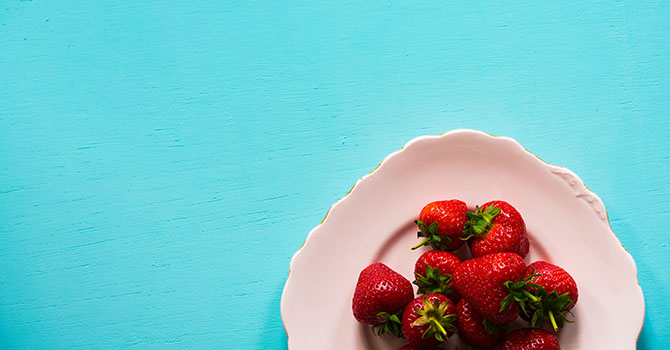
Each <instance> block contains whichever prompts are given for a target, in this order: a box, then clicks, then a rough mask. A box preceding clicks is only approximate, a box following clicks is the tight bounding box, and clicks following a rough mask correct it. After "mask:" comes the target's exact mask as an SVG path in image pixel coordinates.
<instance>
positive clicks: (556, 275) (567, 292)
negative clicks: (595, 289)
mask: <svg viewBox="0 0 670 350" xmlns="http://www.w3.org/2000/svg"><path fill="white" fill-rule="evenodd" d="M532 274H537V275H539V276H536V277H533V278H531V279H530V282H531V283H532V284H531V285H528V286H526V287H525V289H526V290H528V291H530V292H531V293H533V294H535V295H537V296H538V297H540V299H541V301H540V302H538V303H531V304H530V309H531V311H530V324H531V326H532V327H535V325H537V324H539V323H540V322H542V321H544V320H547V319H548V320H549V321H550V322H551V325H552V327H554V330H555V331H557V330H558V328H559V327H563V324H564V322H572V321H568V320H567V318H566V317H565V314H566V313H567V312H568V311H570V310H571V309H572V308H573V307H574V306H575V304H576V303H577V299H578V298H579V292H578V291H577V283H575V280H574V279H573V278H572V276H570V274H569V273H568V272H567V271H565V270H563V269H562V268H561V267H559V266H556V265H554V264H550V263H548V262H546V261H536V262H534V263H532V264H530V265H528V267H527V268H526V277H529V276H531V275H532ZM536 286H537V287H536Z"/></svg>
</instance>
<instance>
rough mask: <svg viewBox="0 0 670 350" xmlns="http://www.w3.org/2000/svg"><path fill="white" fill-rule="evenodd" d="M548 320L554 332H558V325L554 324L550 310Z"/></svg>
mask: <svg viewBox="0 0 670 350" xmlns="http://www.w3.org/2000/svg"><path fill="white" fill-rule="evenodd" d="M549 320H551V325H552V326H553V327H554V332H558V325H557V324H556V319H555V318H554V313H553V312H551V310H549Z"/></svg>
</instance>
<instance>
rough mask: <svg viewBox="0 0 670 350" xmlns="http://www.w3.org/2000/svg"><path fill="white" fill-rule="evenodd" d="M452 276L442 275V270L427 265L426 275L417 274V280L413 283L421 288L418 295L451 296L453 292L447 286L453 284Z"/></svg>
mask: <svg viewBox="0 0 670 350" xmlns="http://www.w3.org/2000/svg"><path fill="white" fill-rule="evenodd" d="M451 278H452V276H451V274H446V275H442V274H441V273H440V269H438V268H435V269H434V268H432V267H431V266H430V265H428V264H426V275H425V276H422V275H420V274H416V280H414V281H413V282H412V283H414V284H416V285H417V286H418V287H419V290H418V291H417V293H418V294H430V293H440V294H444V295H449V294H451V293H452V292H453V291H452V290H451V288H449V287H448V286H447V285H448V284H449V282H451Z"/></svg>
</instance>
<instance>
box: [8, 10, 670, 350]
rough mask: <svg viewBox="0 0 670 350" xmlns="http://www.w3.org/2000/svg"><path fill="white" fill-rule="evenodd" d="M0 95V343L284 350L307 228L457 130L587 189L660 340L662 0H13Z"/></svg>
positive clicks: (667, 219)
mask: <svg viewBox="0 0 670 350" xmlns="http://www.w3.org/2000/svg"><path fill="white" fill-rule="evenodd" d="M0 101H1V103H0V130H1V134H0V135H1V136H0V257H1V258H0V348H1V349H126V348H128V349H135V348H137V349H214V348H218V349H221V348H225V349H286V335H285V332H284V329H283V327H282V323H281V318H280V314H279V301H280V298H281V293H282V288H283V285H284V282H285V279H286V277H287V273H288V264H289V260H290V258H291V256H292V255H293V253H294V252H295V251H296V250H297V249H298V248H299V247H300V246H301V244H302V243H303V241H304V239H305V237H306V235H307V233H308V232H309V231H310V229H311V228H312V227H314V226H315V225H317V224H318V223H319V222H320V221H321V219H322V218H323V217H324V215H325V213H326V211H327V209H328V208H329V207H330V205H331V204H332V203H333V202H335V201H336V200H337V199H339V198H340V197H342V196H343V195H344V194H346V193H347V191H348V190H349V188H351V186H352V185H353V184H354V182H355V181H356V180H357V179H358V178H359V177H361V176H362V175H364V174H366V173H368V172H369V171H370V170H372V169H373V168H375V166H376V165H377V164H378V163H379V161H380V160H381V159H383V158H384V157H385V156H386V155H387V154H389V153H391V152H393V151H395V150H397V149H398V148H400V147H401V146H402V145H403V144H405V143H406V142H407V141H409V140H410V139H412V138H414V137H416V136H420V135H426V134H428V135H430V134H439V133H442V132H444V131H447V130H450V129H455V128H474V129H480V130H483V131H486V132H489V133H492V134H496V135H506V136H510V137H513V138H515V139H517V140H518V141H519V142H521V143H522V144H523V145H524V146H525V147H526V148H527V149H529V150H530V151H532V152H534V153H535V154H537V155H538V156H540V157H541V158H543V159H544V160H546V161H548V162H550V163H554V164H559V165H563V166H565V167H568V168H570V169H572V170H573V171H575V172H576V173H577V174H578V175H580V176H581V177H582V179H583V180H584V182H585V183H586V184H587V185H588V186H589V188H590V189H592V190H593V191H594V192H595V193H597V194H598V195H599V196H600V197H601V198H602V199H603V201H604V202H605V204H606V206H607V209H608V211H609V218H610V222H611V226H612V228H613V230H614V232H615V233H616V234H617V235H618V237H619V239H620V240H621V242H622V244H623V245H624V246H625V247H626V249H627V250H628V251H629V252H630V253H631V254H632V255H633V257H634V258H635V261H636V262H637V266H638V269H639V280H640V284H641V285H642V288H643V290H644V293H645V298H646V303H647V306H646V311H647V313H646V320H645V326H644V330H643V331H642V335H641V337H640V339H639V342H638V349H659V348H662V347H663V346H664V345H668V344H670V333H669V332H667V330H668V329H670V318H668V317H667V314H668V312H670V302H669V301H668V298H667V290H668V288H670V272H668V270H667V269H665V266H666V265H667V264H668V262H670V261H669V259H668V257H669V253H668V247H667V243H668V241H669V240H670V231H669V230H668V227H670V210H669V209H668V204H669V203H668V198H669V197H668V196H669V194H670V191H669V186H668V173H669V172H670V165H669V164H670V144H669V141H668V137H669V136H670V4H669V3H668V2H662V1H629V0H622V1H598V2H587V3H584V2H577V1H568V2H563V1H559V2H556V1H519V2H515V3H513V4H502V3H484V2H472V1H455V2H451V1H448V2H445V1H435V2H433V1H421V2H416V1H409V2H399V1H390V2H389V1H387V2H380V1H361V0H358V1H340V2H325V1H320V0H317V1H311V2H309V1H308V2H285V1H267V2H258V1H218V0H203V1H198V2H189V1H164V0H161V1H159V0H146V1H128V0H126V1H83V0H80V1H74V0H60V1H45V0H35V1H17V0H8V1H3V3H2V4H1V7H0ZM597 249H598V247H594V250H597ZM343 254H345V253H343ZM612 278H616V276H612ZM616 307H617V306H616V305H612V308H614V309H616ZM326 316H327V315H326ZM621 322H626V320H625V319H622V320H621Z"/></svg>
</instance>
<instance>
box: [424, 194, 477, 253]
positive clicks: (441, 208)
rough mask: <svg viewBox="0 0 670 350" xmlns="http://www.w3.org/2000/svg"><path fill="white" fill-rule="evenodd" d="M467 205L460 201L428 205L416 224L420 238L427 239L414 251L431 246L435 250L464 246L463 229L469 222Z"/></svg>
mask: <svg viewBox="0 0 670 350" xmlns="http://www.w3.org/2000/svg"><path fill="white" fill-rule="evenodd" d="M467 212H468V207H467V205H466V204H465V203H464V202H462V201H459V200H458V199H452V200H448V201H437V202H432V203H428V204H427V205H426V206H425V207H423V209H421V213H420V214H419V220H416V224H417V225H418V226H419V229H420V230H421V231H420V232H419V233H418V236H419V238H421V237H425V238H426V239H424V240H423V241H422V242H421V243H419V244H417V245H415V246H414V247H413V248H412V249H416V248H419V247H421V246H423V245H426V244H427V245H430V246H432V247H433V248H435V249H442V250H456V249H458V248H460V247H461V246H462V245H463V242H464V241H463V240H464V239H465V235H464V234H463V228H464V227H465V224H466V222H467V220H468V219H467Z"/></svg>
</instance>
